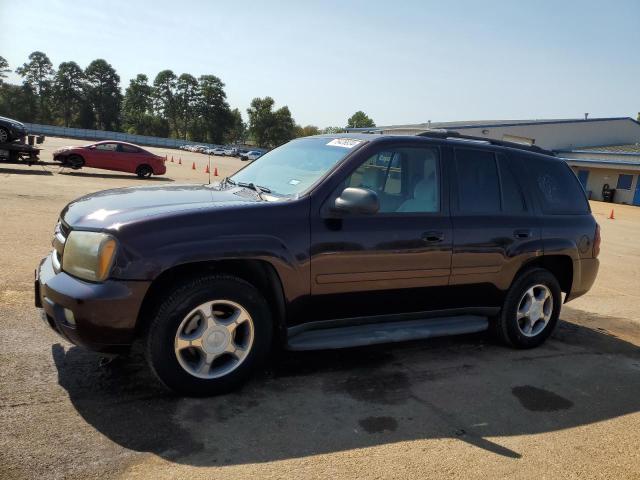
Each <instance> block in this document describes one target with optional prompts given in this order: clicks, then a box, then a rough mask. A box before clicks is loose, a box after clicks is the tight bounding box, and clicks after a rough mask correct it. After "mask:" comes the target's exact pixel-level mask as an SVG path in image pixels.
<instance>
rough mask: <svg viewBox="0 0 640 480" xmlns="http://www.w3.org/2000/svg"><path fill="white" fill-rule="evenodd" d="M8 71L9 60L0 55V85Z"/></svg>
mask: <svg viewBox="0 0 640 480" xmlns="http://www.w3.org/2000/svg"><path fill="white" fill-rule="evenodd" d="M10 71H11V69H10V68H9V62H7V59H6V58H4V57H3V56H1V55H0V85H2V83H3V82H4V79H5V78H7V73H9V72H10Z"/></svg>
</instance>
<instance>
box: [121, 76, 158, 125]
mask: <svg viewBox="0 0 640 480" xmlns="http://www.w3.org/2000/svg"><path fill="white" fill-rule="evenodd" d="M152 108H153V98H152V91H151V85H149V78H148V77H147V76H146V75H144V74H142V73H139V74H138V75H137V76H136V78H132V79H131V80H130V81H129V86H128V87H127V89H126V90H125V93H124V101H123V102H122V121H123V127H124V129H125V130H126V131H128V132H129V133H136V134H139V135H151V133H150V132H149V127H150V125H151V124H152V123H153V121H152V120H151V118H149V117H152V116H153V115H152V114H151V112H152Z"/></svg>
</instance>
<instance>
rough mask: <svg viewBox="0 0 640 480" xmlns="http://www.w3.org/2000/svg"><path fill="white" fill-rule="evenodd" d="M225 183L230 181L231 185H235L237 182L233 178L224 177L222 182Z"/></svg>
mask: <svg viewBox="0 0 640 480" xmlns="http://www.w3.org/2000/svg"><path fill="white" fill-rule="evenodd" d="M225 183H228V184H229V185H235V184H236V182H235V181H234V180H231V178H229V177H224V179H223V180H222V184H223V185H224V184H225Z"/></svg>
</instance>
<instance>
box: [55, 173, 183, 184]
mask: <svg viewBox="0 0 640 480" xmlns="http://www.w3.org/2000/svg"><path fill="white" fill-rule="evenodd" d="M58 174H59V175H66V176H68V177H88V178H115V179H120V180H121V179H126V180H140V181H141V182H173V181H174V180H173V178H169V177H155V176H152V177H149V178H139V177H138V176H137V175H134V174H133V173H122V174H117V173H90V172H76V171H71V172H70V171H60V172H58Z"/></svg>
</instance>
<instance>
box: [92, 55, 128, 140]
mask: <svg viewBox="0 0 640 480" xmlns="http://www.w3.org/2000/svg"><path fill="white" fill-rule="evenodd" d="M84 74H85V77H86V95H87V100H88V101H89V104H90V105H91V106H92V108H93V112H94V114H95V121H96V127H97V128H98V129H100V130H116V129H118V128H119V126H120V110H121V107H122V93H121V92H120V76H119V75H118V74H117V73H116V71H115V70H114V68H113V67H112V66H111V65H110V64H109V63H107V62H106V61H105V60H103V59H101V58H99V59H97V60H94V61H93V62H91V63H90V64H89V66H88V67H87V68H86V70H85V71H84Z"/></svg>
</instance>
